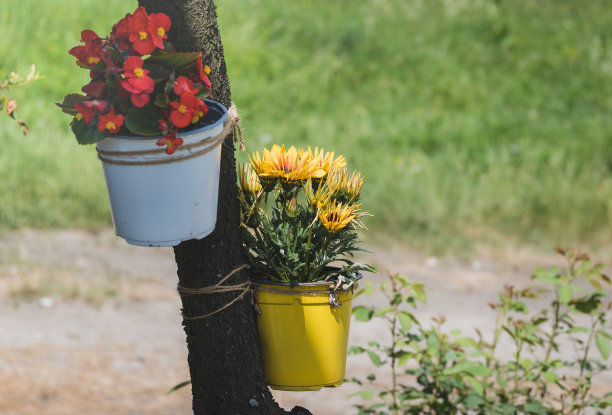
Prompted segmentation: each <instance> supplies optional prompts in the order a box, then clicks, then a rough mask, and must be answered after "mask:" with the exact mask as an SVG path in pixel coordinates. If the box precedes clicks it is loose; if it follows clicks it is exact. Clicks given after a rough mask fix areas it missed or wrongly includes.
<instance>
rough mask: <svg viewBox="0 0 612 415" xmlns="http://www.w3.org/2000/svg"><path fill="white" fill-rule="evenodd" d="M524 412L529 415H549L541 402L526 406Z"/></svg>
mask: <svg viewBox="0 0 612 415" xmlns="http://www.w3.org/2000/svg"><path fill="white" fill-rule="evenodd" d="M523 410H524V411H525V412H526V413H528V414H537V415H547V414H548V410H547V409H546V408H545V407H543V406H542V404H541V403H540V402H532V403H528V404H527V405H525V407H524V408H523Z"/></svg>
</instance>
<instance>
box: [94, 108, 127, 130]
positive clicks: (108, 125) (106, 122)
mask: <svg viewBox="0 0 612 415" xmlns="http://www.w3.org/2000/svg"><path fill="white" fill-rule="evenodd" d="M123 121H124V117H123V115H121V114H115V109H114V108H113V107H111V109H110V111H109V112H107V113H106V114H104V115H100V116H99V117H98V131H104V130H108V131H109V132H110V133H111V134H116V133H117V132H118V131H119V129H120V128H121V126H122V125H123Z"/></svg>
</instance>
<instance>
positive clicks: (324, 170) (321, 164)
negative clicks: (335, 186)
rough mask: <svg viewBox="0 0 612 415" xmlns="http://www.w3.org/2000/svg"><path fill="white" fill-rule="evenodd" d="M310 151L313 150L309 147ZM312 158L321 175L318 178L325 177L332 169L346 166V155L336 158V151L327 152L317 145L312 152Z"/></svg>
mask: <svg viewBox="0 0 612 415" xmlns="http://www.w3.org/2000/svg"><path fill="white" fill-rule="evenodd" d="M308 152H312V151H311V149H310V147H308ZM312 159H313V162H314V163H315V166H316V168H317V173H318V174H319V175H320V176H319V177H317V178H321V177H325V175H327V174H329V172H330V171H332V170H340V169H343V168H344V167H346V159H345V158H344V156H338V157H337V158H334V152H333V151H332V152H331V153H326V152H325V150H323V149H322V148H321V149H319V148H318V147H315V150H314V153H312Z"/></svg>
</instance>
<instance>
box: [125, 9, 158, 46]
mask: <svg viewBox="0 0 612 415" xmlns="http://www.w3.org/2000/svg"><path fill="white" fill-rule="evenodd" d="M151 24H152V23H150V17H149V15H148V14H147V11H146V10H145V8H144V7H142V6H141V7H138V8H137V9H136V11H135V12H134V14H133V15H132V16H130V18H129V19H128V34H129V37H128V39H129V40H130V43H131V44H132V48H133V49H134V50H135V51H136V52H137V53H139V54H141V55H148V54H149V53H151V52H153V51H154V50H155V43H154V41H153V36H152V35H151V33H150V25H151Z"/></svg>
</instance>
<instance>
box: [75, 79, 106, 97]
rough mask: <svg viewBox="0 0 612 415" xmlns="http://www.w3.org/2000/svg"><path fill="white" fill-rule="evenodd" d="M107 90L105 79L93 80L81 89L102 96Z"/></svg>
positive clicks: (95, 95)
mask: <svg viewBox="0 0 612 415" xmlns="http://www.w3.org/2000/svg"><path fill="white" fill-rule="evenodd" d="M106 90H107V85H106V82H104V81H91V82H90V83H88V84H87V85H85V86H84V87H83V88H81V91H83V92H85V93H86V94H87V95H89V96H92V97H96V98H101V97H102V96H103V95H104V93H105V92H106Z"/></svg>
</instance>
